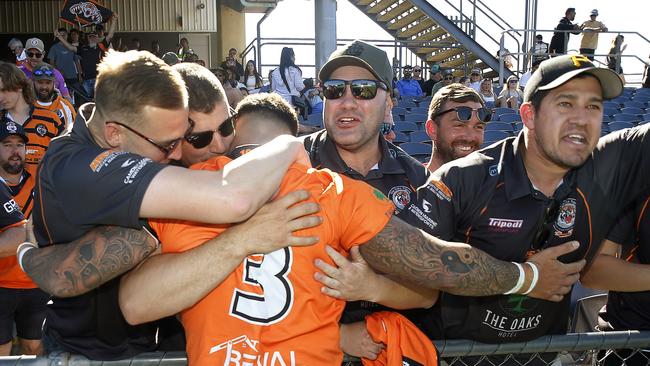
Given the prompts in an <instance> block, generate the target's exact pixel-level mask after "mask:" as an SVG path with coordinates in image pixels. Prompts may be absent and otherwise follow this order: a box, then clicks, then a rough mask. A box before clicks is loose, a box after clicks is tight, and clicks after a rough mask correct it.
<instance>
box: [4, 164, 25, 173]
mask: <svg viewBox="0 0 650 366" xmlns="http://www.w3.org/2000/svg"><path fill="white" fill-rule="evenodd" d="M2 169H4V170H5V171H6V172H7V173H9V174H19V173H21V172H22V171H23V169H25V162H24V161H21V162H20V164H18V165H13V164H11V163H9V162H6V163H4V164H2Z"/></svg>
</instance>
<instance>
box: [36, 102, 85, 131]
mask: <svg viewBox="0 0 650 366" xmlns="http://www.w3.org/2000/svg"><path fill="white" fill-rule="evenodd" d="M36 106H37V107H38V108H42V109H47V110H49V111H52V112H54V113H56V115H57V116H58V117H59V119H60V120H61V121H62V122H63V127H64V129H66V128H68V126H72V124H73V123H74V120H75V118H77V112H76V111H75V109H74V107H73V106H72V103H70V102H69V101H68V100H67V99H65V98H63V97H62V96H61V94H57V96H56V98H54V100H53V101H52V102H51V103H50V104H48V105H44V104H41V102H39V101H38V100H37V101H36Z"/></svg>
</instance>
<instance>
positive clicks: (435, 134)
mask: <svg viewBox="0 0 650 366" xmlns="http://www.w3.org/2000/svg"><path fill="white" fill-rule="evenodd" d="M474 111H478V112H477V113H474ZM491 118H492V111H491V110H489V109H487V108H485V102H483V98H481V96H480V95H478V93H477V92H475V91H474V89H472V88H469V87H466V86H464V85H462V84H451V85H449V86H446V87H444V88H442V89H440V90H439V91H438V92H437V93H436V94H435V95H434V96H433V98H432V99H431V103H430V104H429V119H428V120H427V122H426V124H425V128H426V131H427V135H429V137H431V142H432V145H433V146H432V148H431V159H430V160H429V162H428V163H427V164H425V166H426V167H427V169H429V171H430V172H434V171H436V169H438V168H440V166H441V165H443V164H445V163H448V162H450V161H452V160H456V159H458V158H462V157H464V156H467V155H469V154H470V153H472V152H474V151H476V150H478V149H479V147H480V146H481V144H482V143H483V131H484V130H485V125H486V124H487V123H488V122H490V120H491Z"/></svg>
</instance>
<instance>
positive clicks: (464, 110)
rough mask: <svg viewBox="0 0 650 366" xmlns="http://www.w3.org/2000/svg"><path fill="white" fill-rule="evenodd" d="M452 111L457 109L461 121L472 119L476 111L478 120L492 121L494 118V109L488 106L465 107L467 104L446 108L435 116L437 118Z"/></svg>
mask: <svg viewBox="0 0 650 366" xmlns="http://www.w3.org/2000/svg"><path fill="white" fill-rule="evenodd" d="M452 111H456V117H458V120H459V121H462V122H467V121H469V120H470V119H472V113H474V111H476V117H478V120H479V121H481V122H486V123H487V122H490V120H492V110H491V109H488V108H483V107H481V108H477V109H474V108H470V107H465V106H460V107H455V108H451V109H447V110H444V111H442V112H438V113H436V114H435V115H434V116H433V118H436V117H438V116H442V115H443V114H445V113H449V112H452Z"/></svg>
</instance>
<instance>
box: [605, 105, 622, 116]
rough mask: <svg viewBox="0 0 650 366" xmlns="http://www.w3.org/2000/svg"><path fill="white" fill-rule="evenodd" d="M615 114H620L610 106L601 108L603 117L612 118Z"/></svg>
mask: <svg viewBox="0 0 650 366" xmlns="http://www.w3.org/2000/svg"><path fill="white" fill-rule="evenodd" d="M617 113H620V111H619V109H618V108H614V107H610V106H605V107H604V108H603V115H605V116H613V115H615V114H617Z"/></svg>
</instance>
